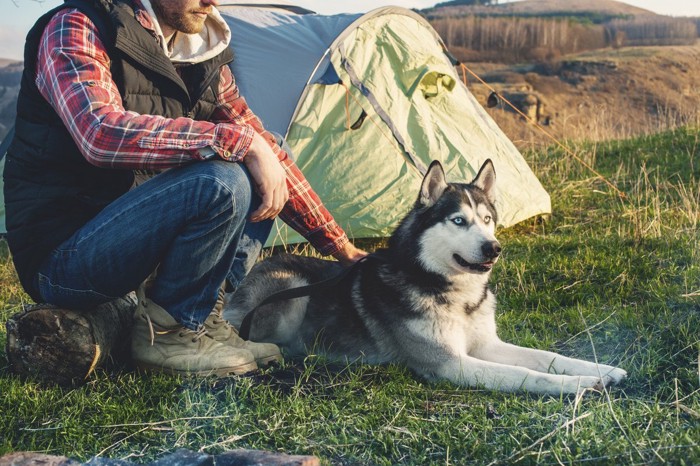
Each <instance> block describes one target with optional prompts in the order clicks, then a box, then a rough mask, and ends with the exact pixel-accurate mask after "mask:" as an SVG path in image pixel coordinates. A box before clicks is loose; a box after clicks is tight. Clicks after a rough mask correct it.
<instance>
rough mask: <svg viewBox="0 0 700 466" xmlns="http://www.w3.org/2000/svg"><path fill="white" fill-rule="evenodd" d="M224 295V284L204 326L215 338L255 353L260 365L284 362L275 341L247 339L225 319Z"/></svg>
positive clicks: (256, 360) (233, 346)
mask: <svg viewBox="0 0 700 466" xmlns="http://www.w3.org/2000/svg"><path fill="white" fill-rule="evenodd" d="M224 297H225V290H224V287H223V286H222V287H221V288H220V289H219V296H218V299H217V300H216V304H215V305H214V309H213V310H212V312H211V314H209V317H207V320H205V321H204V328H206V330H207V334H209V335H210V336H211V337H212V338H213V339H214V340H216V341H218V342H220V343H223V344H225V345H228V346H230V347H232V348H239V349H245V350H248V351H250V352H251V353H253V356H255V362H256V363H257V364H258V366H267V365H268V364H272V363H276V362H282V354H281V353H280V349H279V347H278V346H277V345H275V344H273V343H255V342H252V341H247V340H244V339H243V338H241V337H240V336H239V335H238V330H237V329H236V327H234V326H233V325H231V324H230V323H229V321H227V320H226V319H224V317H223V312H224Z"/></svg>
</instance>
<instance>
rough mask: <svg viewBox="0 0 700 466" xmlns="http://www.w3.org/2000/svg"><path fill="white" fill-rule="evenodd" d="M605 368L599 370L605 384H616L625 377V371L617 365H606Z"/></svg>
mask: <svg viewBox="0 0 700 466" xmlns="http://www.w3.org/2000/svg"><path fill="white" fill-rule="evenodd" d="M606 369H607V370H605V371H601V372H602V374H603V381H604V382H605V386H606V387H607V386H609V385H617V384H619V383H620V382H622V381H623V380H625V379H626V378H627V371H626V370H624V369H620V368H619V367H607V368H606Z"/></svg>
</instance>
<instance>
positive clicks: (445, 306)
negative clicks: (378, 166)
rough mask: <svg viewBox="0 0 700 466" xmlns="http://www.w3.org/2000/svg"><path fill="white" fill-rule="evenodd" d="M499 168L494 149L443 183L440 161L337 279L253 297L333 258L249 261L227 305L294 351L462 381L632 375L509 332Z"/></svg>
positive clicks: (534, 384) (507, 385) (545, 385)
mask: <svg viewBox="0 0 700 466" xmlns="http://www.w3.org/2000/svg"><path fill="white" fill-rule="evenodd" d="M495 182H496V174H495V171H494V168H493V164H492V163H491V161H489V160H487V161H486V162H485V163H484V164H483V166H482V167H481V170H480V171H479V173H478V175H477V176H476V178H475V179H474V180H473V181H472V182H471V183H469V184H460V183H447V182H446V180H445V173H444V171H443V168H442V166H441V165H440V164H439V163H438V162H433V164H432V165H431V166H430V168H429V170H428V172H427V174H426V176H425V178H424V180H423V183H422V186H421V190H420V194H419V196H418V199H417V201H416V203H415V206H414V208H413V209H412V210H411V212H410V213H409V214H408V215H407V216H406V217H405V218H404V219H403V221H402V222H401V224H400V225H399V227H398V228H397V229H396V231H395V232H394V234H393V235H392V237H391V238H390V240H389V247H388V249H387V250H386V251H385V252H384V253H382V254H380V255H378V256H377V257H376V258H374V257H372V258H370V259H369V260H366V261H364V262H363V263H361V264H359V265H357V266H356V270H353V273H352V274H351V276H350V277H349V278H347V279H345V280H344V281H343V282H342V283H341V284H340V285H338V286H337V287H333V288H332V289H324V290H322V291H320V292H317V293H314V294H313V295H312V296H307V297H302V298H295V299H290V300H286V301H280V302H274V303H270V304H266V305H264V306H259V307H258V305H259V304H260V303H261V302H262V301H263V299H264V298H266V297H267V296H269V295H271V294H272V293H274V292H277V291H280V290H283V289H287V288H293V287H298V286H302V285H307V284H309V283H314V282H318V281H321V280H323V279H326V278H328V277H329V276H332V275H334V274H337V273H339V272H340V270H341V266H340V265H339V264H338V263H336V262H331V261H324V260H320V259H314V258H309V257H300V256H289V255H286V256H275V257H272V258H270V259H268V260H265V261H263V262H261V263H259V264H258V265H256V267H255V268H254V269H253V270H252V272H251V273H250V274H249V276H248V277H247V278H246V279H245V281H244V282H243V284H242V285H241V287H240V288H239V290H238V291H237V292H236V294H235V295H234V297H233V299H232V300H231V302H229V303H228V304H227V305H226V310H225V317H227V318H228V319H229V320H230V321H231V322H233V323H234V324H236V325H238V324H240V322H241V321H242V320H243V318H244V316H245V315H246V314H248V313H249V312H250V311H252V310H253V309H255V308H256V307H258V308H257V309H256V311H255V312H254V314H253V316H252V319H251V327H250V339H251V340H253V341H266V342H273V343H277V344H278V345H280V346H282V347H283V348H285V349H286V350H287V351H288V352H290V353H304V352H305V351H307V349H311V348H315V349H319V348H320V349H321V350H322V351H323V352H324V353H325V354H327V355H329V356H330V357H332V358H342V359H350V360H356V359H358V360H362V361H365V362H369V363H389V362H398V363H403V364H405V365H406V366H408V367H409V368H411V369H412V370H413V371H415V372H417V373H418V374H420V375H422V376H424V377H427V378H430V379H447V380H450V381H452V382H454V383H456V384H459V385H463V386H471V387H473V386H479V385H481V386H484V387H486V388H490V389H496V390H504V391H514V390H519V389H524V390H528V391H531V392H538V393H550V394H559V393H562V392H563V393H576V392H577V391H580V390H582V389H585V388H601V387H602V385H603V384H605V385H607V384H611V383H618V382H620V381H621V380H623V379H624V378H625V377H626V372H625V371H624V370H622V369H619V368H616V367H612V366H606V365H602V364H596V363H593V362H588V361H583V360H579V359H572V358H568V357H565V356H561V355H559V354H556V353H552V352H548V351H541V350H536V349H529V348H522V347H519V346H515V345H512V344H508V343H505V342H503V341H501V340H500V339H499V338H498V335H497V333H496V321H495V317H494V315H495V309H496V299H495V297H494V295H493V293H492V292H491V291H490V290H489V287H488V280H489V275H490V272H491V269H492V267H493V266H494V264H495V263H496V261H497V260H498V258H499V255H500V252H501V246H500V244H499V243H498V241H497V240H496V237H495V229H496V223H497V212H496V209H495V207H494V205H495V199H494V198H495Z"/></svg>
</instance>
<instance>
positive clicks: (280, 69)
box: [222, 7, 551, 245]
mask: <svg viewBox="0 0 700 466" xmlns="http://www.w3.org/2000/svg"><path fill="white" fill-rule="evenodd" d="M251 10H253V9H243V8H240V9H239V8H235V7H233V8H229V9H224V11H223V12H222V13H223V15H224V18H225V20H226V21H227V22H228V23H229V25H230V26H231V29H232V33H233V40H232V46H233V48H234V52H235V55H236V57H237V59H236V61H234V64H233V70H234V74H235V76H236V79H237V82H238V85H239V87H240V89H241V93H242V94H243V95H244V96H246V99H247V100H248V103H249V105H250V107H251V109H252V110H253V111H254V112H255V113H256V114H257V115H258V116H260V118H261V119H262V121H263V124H265V126H266V127H267V128H268V129H270V130H273V131H275V132H278V133H280V134H282V135H285V136H286V139H287V143H288V144H289V145H290V147H291V148H292V150H293V152H294V155H295V158H296V162H297V164H298V165H299V167H300V168H301V170H302V171H303V172H304V174H305V175H306V177H307V178H308V179H309V181H310V182H311V185H312V186H313V187H314V189H315V190H316V192H317V193H318V194H319V196H320V197H321V199H322V200H323V202H324V204H325V205H326V206H327V207H328V209H329V210H330V211H331V212H332V213H333V215H334V216H335V217H336V219H337V220H338V222H339V223H340V224H341V226H343V228H345V230H346V231H347V232H348V234H349V235H350V236H351V237H355V238H366V237H384V236H388V235H389V234H390V233H391V231H393V228H394V227H395V226H396V224H397V223H398V221H399V220H400V219H401V218H402V217H403V215H405V213H406V212H407V211H408V210H409V209H410V208H411V206H412V205H413V202H414V201H415V198H416V193H417V192H418V188H419V186H420V182H421V180H422V173H423V172H424V170H425V167H427V166H429V165H430V162H431V161H432V160H435V159H437V160H440V161H441V162H442V164H443V166H444V167H445V171H446V173H447V177H448V179H449V180H450V181H455V182H468V181H470V180H471V179H472V178H473V177H474V176H475V174H476V171H477V170H478V169H479V167H480V166H481V164H482V163H483V162H484V161H485V160H486V159H488V158H490V159H492V160H493V162H494V166H495V169H496V173H497V178H498V183H497V185H498V187H499V196H498V204H499V206H498V207H499V213H500V224H501V226H506V227H507V226H511V225H514V224H516V223H518V222H521V221H523V220H525V219H527V218H529V217H532V216H536V215H540V214H544V213H550V212H551V204H550V199H549V195H548V194H547V192H546V191H545V190H544V188H543V187H542V185H541V184H540V183H539V181H538V180H537V178H536V177H535V175H534V174H533V173H532V171H531V170H530V168H529V167H528V165H527V163H526V161H525V160H524V158H523V157H522V155H521V154H520V153H519V151H518V150H517V149H516V148H515V146H514V145H513V144H512V142H511V141H510V140H509V139H508V138H507V137H506V136H505V135H504V134H503V132H502V131H501V130H500V128H498V126H497V125H496V124H495V122H494V121H493V120H492V119H491V117H490V116H489V115H488V114H487V113H486V112H485V110H484V109H483V108H482V107H481V105H479V104H478V102H477V101H476V100H475V99H474V97H473V96H472V95H471V93H470V92H469V90H468V89H467V88H466V86H465V85H464V84H463V83H462V81H461V79H460V78H459V76H458V74H457V72H456V70H455V68H454V64H453V62H452V61H451V59H450V57H449V56H448V55H447V54H446V50H445V47H444V44H443V43H442V41H441V40H440V38H439V37H438V36H437V34H436V33H435V31H434V29H433V28H432V27H431V26H430V25H429V23H428V22H427V21H425V20H424V19H423V18H422V17H421V16H419V15H418V14H416V13H414V12H412V11H410V10H406V9H403V8H398V7H386V8H379V9H377V10H374V11H372V12H370V13H367V14H365V15H334V16H320V15H293V14H288V13H282V12H278V11H269V10H266V9H254V11H251ZM248 39H250V40H248ZM328 76H333V78H331V79H327V77H328ZM324 77H325V78H324ZM351 128H355V129H351ZM276 232H277V235H276V237H275V238H272V239H271V240H270V241H269V242H268V245H271V244H280V243H296V242H300V241H303V238H302V237H301V236H300V235H298V234H297V233H296V232H294V231H292V230H290V229H288V228H286V227H285V226H284V225H283V224H281V223H278V225H277V228H276Z"/></svg>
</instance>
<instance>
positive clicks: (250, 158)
mask: <svg viewBox="0 0 700 466" xmlns="http://www.w3.org/2000/svg"><path fill="white" fill-rule="evenodd" d="M243 162H244V163H245V166H246V168H248V171H249V172H250V176H251V177H252V178H253V183H254V184H255V189H256V190H257V192H258V194H259V195H260V197H261V198H262V202H261V203H260V207H258V209H257V210H256V211H255V212H253V213H252V214H251V216H250V220H251V221H252V222H260V221H262V220H267V219H270V218H275V217H277V215H278V214H279V213H280V212H281V211H282V208H283V207H284V205H285V204H286V203H287V201H288V200H289V190H288V189H287V176H286V174H285V172H284V168H283V167H282V164H280V162H279V160H278V159H277V156H276V155H275V153H274V152H273V151H272V148H271V147H270V145H269V144H268V143H267V142H266V141H265V139H263V137H262V136H260V135H259V134H258V133H255V136H253V142H251V143H250V148H249V149H248V153H247V154H246V156H245V158H244V159H243Z"/></svg>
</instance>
